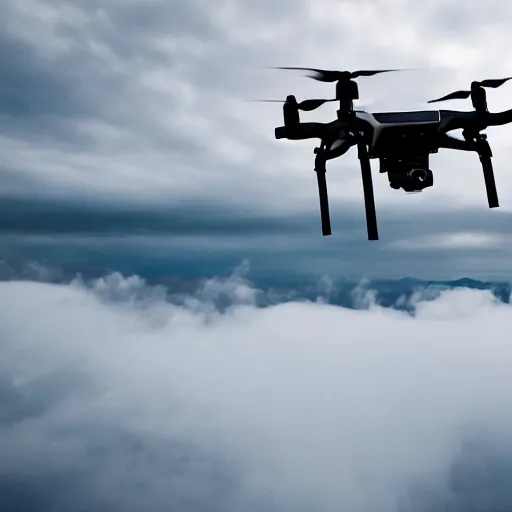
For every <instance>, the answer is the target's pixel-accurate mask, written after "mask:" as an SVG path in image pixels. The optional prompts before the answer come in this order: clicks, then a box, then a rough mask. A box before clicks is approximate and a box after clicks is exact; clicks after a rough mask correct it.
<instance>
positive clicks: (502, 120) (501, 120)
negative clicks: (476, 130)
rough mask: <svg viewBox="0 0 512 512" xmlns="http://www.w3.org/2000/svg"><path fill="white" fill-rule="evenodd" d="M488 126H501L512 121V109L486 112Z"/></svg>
mask: <svg viewBox="0 0 512 512" xmlns="http://www.w3.org/2000/svg"><path fill="white" fill-rule="evenodd" d="M486 117H487V122H486V124H487V125H488V126H501V125H504V124H508V123H512V109H510V110H504V111H503V112H495V113H488V114H486Z"/></svg>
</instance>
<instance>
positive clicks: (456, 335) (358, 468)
mask: <svg viewBox="0 0 512 512" xmlns="http://www.w3.org/2000/svg"><path fill="white" fill-rule="evenodd" d="M110 283H111V284H112V283H113V284H116V282H114V281H111V282H110ZM226 286H228V287H229V289H230V290H231V292H230V293H231V297H232V300H233V301H234V302H235V303H238V304H241V305H239V306H238V307H235V308H234V309H231V310H228V311H227V312H226V313H224V314H216V313H215V311H214V310H212V309H211V307H210V306H209V299H210V298H211V297H212V294H213V295H215V293H217V292H218V291H220V290H221V289H222V287H224V288H225V287H226ZM138 288H140V284H137V283H135V282H133V281H125V282H123V281H122V280H121V281H118V282H117V284H116V289H110V291H109V282H108V281H105V282H97V283H96V285H95V286H94V287H93V288H92V289H87V288H84V287H83V285H81V284H80V283H76V284H75V285H73V286H71V287H66V286H52V285H47V284H34V283H16V282H13V283H3V284H2V285H1V286H0V305H1V307H0V311H1V313H0V315H1V321H0V340H1V354H2V367H1V385H0V394H1V398H0V399H1V408H0V410H1V411H2V415H1V420H0V421H1V429H2V439H3V441H4V442H3V443H1V445H0V452H1V453H0V455H1V456H0V489H1V491H2V492H1V493H0V503H1V505H2V508H3V509H6V510H14V509H16V510H23V509H27V510H28V509H38V510H41V511H46V510H48V511H55V512H56V511H60V510H66V511H75V510H76V511H78V510H96V509H98V508H102V509H104V510H112V511H115V510H129V511H130V510H149V509H150V510H155V511H159V510H169V508H171V509H173V510H176V511H181V510H183V511H202V510H223V511H226V512H229V511H235V510H242V509H243V510H247V511H248V512H251V511H255V512H256V511H259V510H262V509H264V510H275V511H277V510H281V511H282V510H286V511H287V510H290V511H291V510H298V511H306V510H311V509H315V510H323V511H334V510H339V509H340V508H343V509H350V510H354V511H355V512H359V511H360V512H366V511H368V510H376V509H379V510H384V511H389V512H395V511H402V510H420V511H423V510H425V511H426V510H430V509H431V508H429V507H432V506H435V508H436V509H439V510H445V511H457V512H459V511H462V510H470V511H472V512H473V511H474V512H477V511H478V512H487V511H491V510H492V511H496V510H498V511H501V510H503V511H505V510H508V509H510V506H511V505H512V502H511V499H512V496H511V495H510V488H511V482H510V480H509V476H507V475H510V468H511V467H512V466H511V465H512V458H511V456H512V453H511V451H510V449H509V448H510V446H511V443H510V431H511V426H512V416H511V415H510V412H509V407H508V403H509V398H508V397H509V396H510V389H509V388H510V386H509V384H508V382H509V375H510V371H511V367H510V361H511V360H512V359H511V357H510V356H511V355H512V354H510V346H509V345H510V344H509V343H508V338H507V335H506V332H507V331H506V329H504V326H506V325H508V324H509V323H510V315H511V313H510V306H509V305H505V304H499V303H496V302H495V301H494V300H493V298H492V296H491V295H490V294H487V293H486V292H481V291H473V292H472V291H469V290H464V289H462V290H458V291H452V292H448V293H446V294H444V295H442V296H441V297H440V298H439V299H437V300H435V301H433V302H425V303H422V302H420V303H419V304H417V306H416V316H415V317H410V316H407V315H403V314H401V313H399V312H397V311H391V310H385V309H380V308H376V307H374V308H370V309H369V310H364V311H351V310H346V309H343V308H339V307H333V306H328V305H325V304H314V303H302V304H300V303H287V304H281V305H278V306H275V307H271V308H267V309H258V308H255V307H254V306H253V305H252V303H253V300H254V294H253V293H252V292H251V290H250V288H247V287H244V285H242V284H240V283H238V284H237V283H236V282H233V283H231V284H229V283H224V284H222V283H220V282H219V283H218V284H217V288H218V289H215V286H214V282H213V281H212V282H211V283H210V287H209V294H208V293H203V294H202V296H201V300H200V301H197V296H196V299H195V300H193V301H192V300H191V301H189V303H188V306H187V307H177V306H173V305H171V304H169V303H166V302H165V301H164V300H163V296H162V290H160V289H147V293H146V294H145V295H144V296H141V295H138V296H136V295H134V293H133V292H134V290H136V289H138ZM206 291H207V290H203V292H206ZM111 292H112V293H111ZM115 297H117V298H116V300H115V302H112V301H113V299H114V298H115ZM137 297H138V298H137ZM27 319H30V321H27ZM377 332H378V333H380V334H379V336H376V333H377ZM484 334H485V336H484ZM483 336H484V337H485V342H484V340H483ZM23 507H25V508H23Z"/></svg>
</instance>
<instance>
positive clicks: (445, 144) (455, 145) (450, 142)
mask: <svg viewBox="0 0 512 512" xmlns="http://www.w3.org/2000/svg"><path fill="white" fill-rule="evenodd" d="M438 145H439V148H445V149H458V150H460V151H474V150H475V146H474V145H473V144H471V143H470V142H468V141H466V140H461V139H457V138H455V137H452V136H451V135H448V134H447V133H445V134H443V135H442V136H441V137H440V139H439V144H438Z"/></svg>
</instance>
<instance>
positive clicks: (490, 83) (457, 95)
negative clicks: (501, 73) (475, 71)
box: [428, 76, 512, 103]
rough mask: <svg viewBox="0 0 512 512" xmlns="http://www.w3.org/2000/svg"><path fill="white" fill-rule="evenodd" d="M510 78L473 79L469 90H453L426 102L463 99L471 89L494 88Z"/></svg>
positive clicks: (511, 77) (469, 93) (468, 94)
mask: <svg viewBox="0 0 512 512" xmlns="http://www.w3.org/2000/svg"><path fill="white" fill-rule="evenodd" d="M510 79H512V76H510V77H508V78H490V79H487V80H482V81H481V82H476V81H475V82H472V83H471V90H469V91H455V92H452V93H450V94H447V95H446V96H443V97H442V98H437V99H435V100H430V101H428V103H436V102H438V101H446V100H463V99H466V98H469V97H470V96H471V91H474V90H475V89H478V88H480V87H492V88H493V89H496V88H497V87H500V86H501V85H503V84H504V83H505V82H507V81H508V80H510Z"/></svg>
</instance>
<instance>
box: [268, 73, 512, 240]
mask: <svg viewBox="0 0 512 512" xmlns="http://www.w3.org/2000/svg"><path fill="white" fill-rule="evenodd" d="M275 69H288V70H301V71H307V72H309V73H310V74H309V75H307V76H309V77H310V78H313V79H315V80H317V81H320V82H335V83H336V89H335V91H336V97H335V98H334V99H307V100H304V101H302V102H297V99H296V98H295V96H294V95H289V96H287V98H286V100H285V101H284V102H283V101H282V100H260V101H278V102H282V103H283V118H284V126H279V127H277V128H275V138H276V139H288V140H304V139H319V140H320V145H319V146H318V147H316V148H315V149H314V154H315V155H316V157H315V166H314V170H315V172H316V175H317V181H318V191H319V197H320V215H321V223H322V235H324V236H328V235H331V234H332V231H331V220H330V215H329V201H328V195H327V182H326V163H327V161H328V160H332V159H334V158H338V157H340V156H342V155H344V154H345V153H346V152H347V151H348V150H349V149H350V148H351V147H353V146H357V150H358V159H359V162H360V166H361V177H362V184H363V195H364V205H365V214H366V226H367V231H368V240H378V239H379V232H378V227H377V215H376V210H375V198H374V192H373V180H372V168H371V163H370V160H371V159H376V158H378V159H379V164H380V168H379V172H380V173H387V175H388V179H389V185H390V187H391V188H393V189H396V190H398V189H403V190H404V191H405V192H407V193H411V192H421V191H422V190H424V189H425V188H427V187H432V186H433V184H434V177H433V173H432V170H431V169H430V168H429V157H430V154H432V153H437V152H438V150H439V149H440V148H446V149H455V150H460V151H475V152H476V153H477V154H478V156H479V158H480V162H481V164H482V169H483V174H484V182H485V188H486V192H487V200H488V203H489V208H497V207H498V206H499V203H498V193H497V191H496V183H495V179H494V171H493V166H492V156H493V155H492V151H491V148H490V146H489V143H488V142H487V135H486V134H485V133H482V130H485V129H486V128H487V127H488V126H499V125H504V124H507V123H510V122H512V109H510V110H506V111H503V112H496V113H491V112H489V110H488V108H487V96H486V90H485V88H487V87H492V88H496V87H499V86H501V85H503V84H504V83H505V82H506V81H508V80H510V79H512V77H509V78H502V79H488V80H483V81H480V82H477V81H474V82H472V83H471V87H470V90H463V91H456V92H453V93H451V94H447V95H446V96H443V97H442V98H437V99H435V100H430V101H429V102H428V103H435V102H439V101H445V100H451V99H467V98H471V101H472V104H473V108H474V110H473V111H469V112H467V111H466V112H463V111H456V110H419V111H402V112H378V113H371V112H368V111H366V110H356V109H355V108H354V100H358V99H359V88H358V84H357V82H356V81H355V79H357V78H358V77H369V76H373V75H376V74H378V73H387V72H392V71H400V70H398V69H380V70H359V71H329V70H323V69H315V68H300V67H278V68H275ZM327 102H338V104H339V108H338V110H337V119H336V120H335V121H332V122H328V123H318V122H317V123H315V122H306V123H304V122H301V120H300V114H299V111H312V110H315V109H317V108H319V107H320V106H322V105H323V104H324V103H327ZM457 129H462V136H463V139H458V138H455V137H453V136H451V135H450V134H449V133H448V132H450V131H452V130H457Z"/></svg>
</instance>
